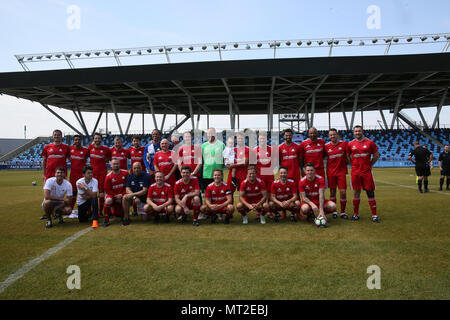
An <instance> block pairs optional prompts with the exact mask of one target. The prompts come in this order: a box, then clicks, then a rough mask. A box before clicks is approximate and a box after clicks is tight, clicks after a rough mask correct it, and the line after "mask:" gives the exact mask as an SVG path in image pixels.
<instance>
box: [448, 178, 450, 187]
mask: <svg viewBox="0 0 450 320" xmlns="http://www.w3.org/2000/svg"><path fill="white" fill-rule="evenodd" d="M448 187H450V179H449V178H448V177H447V189H448Z"/></svg>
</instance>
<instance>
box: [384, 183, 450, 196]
mask: <svg viewBox="0 0 450 320" xmlns="http://www.w3.org/2000/svg"><path fill="white" fill-rule="evenodd" d="M375 182H381V183H386V184H390V185H393V186H397V187H403V188H408V189H413V190H418V189H417V188H416V187H411V186H406V185H404V184H398V183H392V182H387V181H383V180H375ZM430 192H435V193H440V194H444V195H446V196H450V193H445V192H442V191H435V190H430Z"/></svg>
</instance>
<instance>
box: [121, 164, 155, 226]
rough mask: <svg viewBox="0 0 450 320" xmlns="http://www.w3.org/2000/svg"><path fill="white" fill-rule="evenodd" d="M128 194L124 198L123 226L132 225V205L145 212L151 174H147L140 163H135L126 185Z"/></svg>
mask: <svg viewBox="0 0 450 320" xmlns="http://www.w3.org/2000/svg"><path fill="white" fill-rule="evenodd" d="M125 187H126V193H125V195H124V196H123V201H122V206H123V212H124V220H123V225H124V226H127V225H129V224H130V217H129V213H130V205H131V204H136V207H137V208H138V209H140V210H139V211H140V212H141V213H144V212H143V209H144V205H145V203H146V202H147V192H148V188H149V187H150V174H148V173H147V172H145V171H144V170H143V168H142V164H141V163H140V162H135V163H133V167H132V172H131V173H130V175H129V176H128V178H127V182H126V184H125Z"/></svg>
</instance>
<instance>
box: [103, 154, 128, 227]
mask: <svg viewBox="0 0 450 320" xmlns="http://www.w3.org/2000/svg"><path fill="white" fill-rule="evenodd" d="M110 164H111V169H112V171H111V172H110V173H108V175H107V176H106V178H105V192H106V199H105V212H104V213H105V221H104V222H103V226H104V227H107V226H109V216H110V215H111V214H113V215H114V217H116V218H117V217H120V218H122V217H123V208H122V198H123V196H124V195H125V192H126V189H125V184H126V181H127V178H128V171H127V170H122V169H120V161H119V159H112V160H111V162H110ZM111 207H114V211H111Z"/></svg>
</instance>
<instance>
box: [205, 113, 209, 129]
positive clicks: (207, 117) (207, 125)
mask: <svg viewBox="0 0 450 320" xmlns="http://www.w3.org/2000/svg"><path fill="white" fill-rule="evenodd" d="M206 128H207V129H209V113H208V114H207V115H206Z"/></svg>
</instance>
